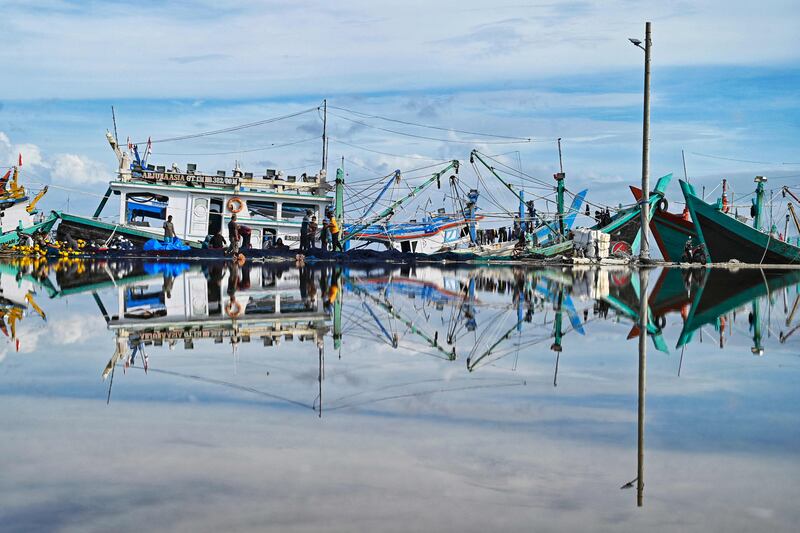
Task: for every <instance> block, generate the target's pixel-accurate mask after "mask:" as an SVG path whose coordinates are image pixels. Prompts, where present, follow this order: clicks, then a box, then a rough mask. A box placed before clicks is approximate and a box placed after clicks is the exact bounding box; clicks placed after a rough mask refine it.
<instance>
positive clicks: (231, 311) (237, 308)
mask: <svg viewBox="0 0 800 533" xmlns="http://www.w3.org/2000/svg"><path fill="white" fill-rule="evenodd" d="M243 311H244V309H242V306H241V304H240V303H239V302H237V301H236V300H230V301H229V302H228V303H227V305H225V313H227V314H228V316H229V317H231V318H238V317H240V316H242V312H243Z"/></svg>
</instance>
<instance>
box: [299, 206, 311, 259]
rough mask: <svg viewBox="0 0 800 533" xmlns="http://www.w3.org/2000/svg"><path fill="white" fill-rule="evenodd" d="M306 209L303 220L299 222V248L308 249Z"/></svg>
mask: <svg viewBox="0 0 800 533" xmlns="http://www.w3.org/2000/svg"><path fill="white" fill-rule="evenodd" d="M308 223H309V218H308V211H306V214H305V215H304V216H303V222H302V223H301V224H300V250H301V251H305V250H308Z"/></svg>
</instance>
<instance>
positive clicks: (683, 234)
mask: <svg viewBox="0 0 800 533" xmlns="http://www.w3.org/2000/svg"><path fill="white" fill-rule="evenodd" d="M631 192H632V193H633V196H634V198H636V200H641V198H642V190H641V189H640V188H638V187H631ZM650 231H651V232H652V233H653V238H654V239H655V241H656V244H658V249H659V250H660V251H661V255H662V256H663V257H664V259H665V260H666V261H671V262H674V263H677V262H680V261H681V259H682V258H683V251H684V249H685V247H686V241H688V240H689V239H693V240H694V239H697V232H696V231H695V229H694V224H693V223H692V221H691V220H686V219H684V218H683V217H682V216H681V215H677V214H675V213H670V212H669V211H663V210H661V209H658V207H656V211H655V213H654V214H653V217H652V218H651V219H650Z"/></svg>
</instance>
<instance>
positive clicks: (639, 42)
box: [628, 38, 642, 46]
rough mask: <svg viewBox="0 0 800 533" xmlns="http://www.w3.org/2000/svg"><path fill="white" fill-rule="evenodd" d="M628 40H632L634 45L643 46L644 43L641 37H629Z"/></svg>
mask: <svg viewBox="0 0 800 533" xmlns="http://www.w3.org/2000/svg"><path fill="white" fill-rule="evenodd" d="M628 40H629V41H630V42H631V43H632V44H633V45H634V46H641V44H642V41H640V40H639V39H633V38H630V39H628Z"/></svg>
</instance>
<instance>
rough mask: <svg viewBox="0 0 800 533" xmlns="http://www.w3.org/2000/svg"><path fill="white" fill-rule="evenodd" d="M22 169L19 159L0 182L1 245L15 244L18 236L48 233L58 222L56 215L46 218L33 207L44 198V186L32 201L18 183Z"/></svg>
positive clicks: (20, 158) (20, 157) (45, 191)
mask: <svg viewBox="0 0 800 533" xmlns="http://www.w3.org/2000/svg"><path fill="white" fill-rule="evenodd" d="M21 166H22V155H20V156H19V164H18V165H14V166H13V167H11V168H10V169H8V171H6V173H5V174H4V175H3V177H2V178H0V245H3V244H11V243H16V242H17V241H18V240H19V237H20V234H24V235H33V234H35V233H36V232H39V231H41V232H44V233H48V232H49V231H50V230H51V229H52V228H53V226H54V225H55V223H56V222H57V221H58V217H57V216H56V215H55V214H50V215H49V216H47V217H45V216H44V215H43V213H41V212H39V211H38V210H37V209H36V204H37V203H39V200H41V199H42V197H43V196H44V195H45V194H47V186H44V187H43V188H42V189H41V190H40V191H39V192H38V193H37V194H36V195H35V196H34V197H33V198H31V197H30V196H29V195H28V191H27V190H26V189H25V187H24V186H23V185H22V184H20V182H19V171H20V167H21Z"/></svg>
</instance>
